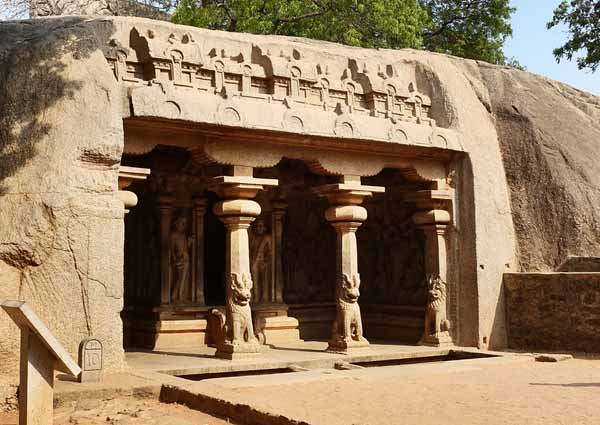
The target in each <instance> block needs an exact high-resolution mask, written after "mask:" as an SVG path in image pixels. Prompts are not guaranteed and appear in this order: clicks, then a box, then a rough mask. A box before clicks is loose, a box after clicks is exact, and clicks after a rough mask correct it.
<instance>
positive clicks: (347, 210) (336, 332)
mask: <svg viewBox="0 0 600 425" xmlns="http://www.w3.org/2000/svg"><path fill="white" fill-rule="evenodd" d="M384 190H385V189H384V188H382V187H376V186H363V185H362V184H361V182H360V177H357V176H343V177H342V179H341V183H338V184H330V185H325V186H322V187H320V188H318V189H317V193H318V194H319V195H321V196H325V197H327V199H328V200H329V202H330V203H331V204H332V205H333V206H332V207H330V208H329V209H328V210H327V211H326V212H325V218H326V219H327V221H328V222H329V223H331V225H332V226H333V227H334V228H335V231H336V234H337V248H336V283H335V284H336V318H335V321H334V323H333V328H332V332H331V339H330V340H329V344H328V347H327V350H326V351H327V352H330V353H336V354H353V353H354V352H356V351H365V350H368V349H369V341H367V339H366V338H365V337H364V336H363V326H362V318H361V313H360V306H359V304H358V298H359V296H360V291H359V287H360V275H359V273H358V248H357V244H356V231H357V230H358V228H359V227H360V226H361V224H362V223H363V222H364V221H365V220H366V219H367V210H366V209H365V208H364V207H362V206H360V205H359V204H361V203H362V201H363V199H364V198H365V197H367V196H372V195H373V192H383V191H384Z"/></svg>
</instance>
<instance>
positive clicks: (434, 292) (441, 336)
mask: <svg viewBox="0 0 600 425" xmlns="http://www.w3.org/2000/svg"><path fill="white" fill-rule="evenodd" d="M427 288H428V292H427V293H428V301H427V306H426V309H425V332H424V333H423V337H422V338H421V341H420V344H425V345H441V344H451V343H452V338H451V336H450V321H449V320H448V319H447V318H446V293H447V287H446V282H444V281H443V280H442V278H440V277H439V276H427Z"/></svg>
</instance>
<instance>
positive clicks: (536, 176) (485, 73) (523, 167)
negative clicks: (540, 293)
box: [480, 64, 600, 271]
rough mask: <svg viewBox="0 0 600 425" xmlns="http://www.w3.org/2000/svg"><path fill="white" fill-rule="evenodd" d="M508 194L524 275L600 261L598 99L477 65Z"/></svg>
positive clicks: (535, 78)
mask: <svg viewBox="0 0 600 425" xmlns="http://www.w3.org/2000/svg"><path fill="white" fill-rule="evenodd" d="M480 69H481V77H482V81H483V84H484V85H485V88H486V89H485V90H486V99H488V100H485V101H484V103H485V105H486V108H489V110H490V112H491V114H492V115H493V117H494V119H495V122H496V129H497V132H498V137H499V140H500V147H501V150H502V160H503V162H504V168H505V170H506V181H507V182H508V186H509V187H510V197H511V208H512V216H513V221H514V224H515V230H516V234H517V240H518V247H519V262H520V265H521V269H522V270H523V271H551V270H555V269H556V268H557V267H558V266H559V265H560V264H561V263H562V262H563V261H565V259H566V258H567V257H568V256H584V257H585V256H598V255H600V98H598V97H597V96H593V95H591V94H589V93H586V92H583V91H580V90H577V89H574V88H572V87H569V86H567V85H565V84H562V83H559V82H556V81H552V80H549V79H547V78H543V77H540V76H538V75H535V74H531V73H528V72H521V71H518V70H515V69H500V68H498V67H495V66H491V65H487V64H480Z"/></svg>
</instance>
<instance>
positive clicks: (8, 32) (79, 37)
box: [0, 18, 124, 403]
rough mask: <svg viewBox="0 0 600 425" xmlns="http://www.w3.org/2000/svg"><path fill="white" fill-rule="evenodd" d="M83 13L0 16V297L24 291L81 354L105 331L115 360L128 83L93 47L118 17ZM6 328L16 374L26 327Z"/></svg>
mask: <svg viewBox="0 0 600 425" xmlns="http://www.w3.org/2000/svg"><path fill="white" fill-rule="evenodd" d="M81 22H82V19H79V18H69V19H52V20H47V21H39V22H32V21H30V22H24V23H3V24H1V25H0V280H1V283H0V299H21V300H26V301H27V302H28V303H29V304H30V305H31V307H32V308H33V309H34V310H35V311H36V313H37V314H38V315H39V316H40V318H41V319H42V320H43V321H44V322H45V324H46V325H47V326H48V327H49V329H51V331H52V332H53V333H54V335H55V336H56V337H57V339H58V340H59V341H60V342H61V343H62V344H63V345H64V346H65V347H66V348H67V349H68V350H69V351H70V353H71V354H72V355H73V356H74V357H75V358H76V354H77V347H78V344H79V341H80V340H81V339H83V338H84V337H85V336H86V335H94V336H96V337H99V338H101V339H102V340H103V341H105V342H106V344H107V346H109V347H111V348H110V349H109V350H108V351H107V352H106V357H105V360H106V364H107V366H108V367H110V368H115V369H119V368H122V367H123V366H124V361H123V349H122V344H121V339H122V325H121V320H120V317H119V312H120V311H121V309H122V303H123V297H122V293H123V288H122V282H123V277H122V276H123V248H122V244H118V243H115V242H114V241H120V240H122V239H123V220H122V217H123V204H122V202H120V201H119V200H118V199H117V198H116V197H115V191H116V190H117V175H118V165H119V161H120V157H121V152H122V148H123V129H122V120H121V111H120V103H119V99H120V93H119V91H118V90H117V87H116V86H115V84H114V81H113V77H112V75H111V73H110V71H109V70H108V69H106V61H105V59H104V57H103V55H102V53H101V52H100V51H99V50H98V49H97V45H98V43H99V39H98V37H99V36H100V37H101V34H102V31H103V30H106V31H108V32H110V23H107V24H106V25H105V26H104V27H102V28H96V29H92V28H89V27H85V26H83V25H82V24H81ZM0 335H1V337H0V364H2V368H1V372H0V373H1V374H2V375H3V377H5V376H10V377H12V380H13V382H14V381H15V380H16V377H17V373H16V372H17V365H18V352H19V351H18V346H19V333H18V329H17V328H16V326H14V325H13V323H12V321H11V320H10V319H9V318H8V316H6V315H5V314H4V313H0ZM0 395H2V396H4V394H2V393H1V392H0ZM0 403H2V400H0Z"/></svg>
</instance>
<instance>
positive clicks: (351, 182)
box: [315, 177, 385, 205]
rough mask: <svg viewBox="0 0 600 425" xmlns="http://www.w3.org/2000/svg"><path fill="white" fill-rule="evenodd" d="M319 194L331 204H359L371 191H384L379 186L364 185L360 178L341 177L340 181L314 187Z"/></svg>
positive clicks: (371, 194) (371, 193) (370, 194)
mask: <svg viewBox="0 0 600 425" xmlns="http://www.w3.org/2000/svg"><path fill="white" fill-rule="evenodd" d="M315 192H316V193H317V194H318V195H319V196H324V197H326V198H327V199H328V200H329V202H330V203H331V204H333V205H359V204H362V202H363V200H364V199H365V198H366V197H369V196H373V193H382V192H385V188H384V187H381V186H366V185H363V184H362V183H361V182H360V179H358V180H356V179H349V178H347V177H343V178H342V181H341V182H340V183H333V184H326V185H323V186H319V187H317V188H316V189H315Z"/></svg>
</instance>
